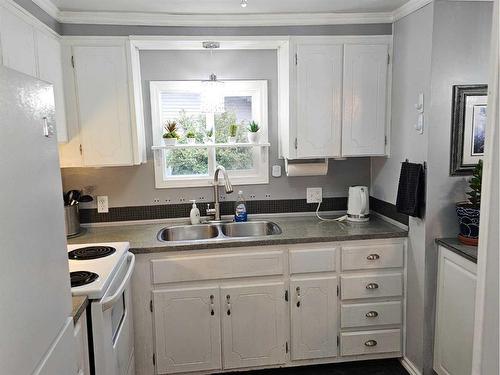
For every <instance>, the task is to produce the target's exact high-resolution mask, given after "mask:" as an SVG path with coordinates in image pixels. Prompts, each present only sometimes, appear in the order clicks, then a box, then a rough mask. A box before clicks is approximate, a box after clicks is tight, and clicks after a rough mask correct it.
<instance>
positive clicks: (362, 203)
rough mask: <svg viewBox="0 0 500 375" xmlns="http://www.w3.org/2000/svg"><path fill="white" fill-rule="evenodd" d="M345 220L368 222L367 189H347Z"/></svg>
mask: <svg viewBox="0 0 500 375" xmlns="http://www.w3.org/2000/svg"><path fill="white" fill-rule="evenodd" d="M347 220H348V221H356V222H360V221H368V220H370V203H369V192H368V187H366V186H351V187H349V198H348V200H347Z"/></svg>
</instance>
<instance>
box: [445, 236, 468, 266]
mask: <svg viewBox="0 0 500 375" xmlns="http://www.w3.org/2000/svg"><path fill="white" fill-rule="evenodd" d="M436 243H437V244H439V245H441V246H444V247H446V248H447V249H449V250H451V251H453V252H454V253H457V254H458V255H460V256H462V257H464V258H465V259H468V260H470V261H471V262H474V263H477V246H468V245H464V244H463V243H461V242H460V241H459V240H458V238H437V239H436Z"/></svg>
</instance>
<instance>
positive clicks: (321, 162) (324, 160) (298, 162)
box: [285, 158, 328, 176]
mask: <svg viewBox="0 0 500 375" xmlns="http://www.w3.org/2000/svg"><path fill="white" fill-rule="evenodd" d="M308 164H309V165H311V166H312V165H314V166H316V165H322V166H323V167H324V168H326V171H328V158H318V159H287V158H285V172H286V175H287V176H289V168H288V167H289V166H292V165H293V166H297V165H299V166H307V165H308ZM325 174H326V173H325ZM317 175H318V174H314V173H311V174H308V173H304V174H302V173H301V174H297V175H295V176H317ZM292 176H294V175H292Z"/></svg>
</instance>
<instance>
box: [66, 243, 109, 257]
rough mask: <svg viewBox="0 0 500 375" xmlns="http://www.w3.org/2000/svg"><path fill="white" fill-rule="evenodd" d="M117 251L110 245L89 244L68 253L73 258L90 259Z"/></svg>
mask: <svg viewBox="0 0 500 375" xmlns="http://www.w3.org/2000/svg"><path fill="white" fill-rule="evenodd" d="M115 251H116V249H115V248H114V247H110V246H87V247H80V248H78V249H75V250H72V251H70V252H69V253H68V258H69V259H73V260H89V259H98V258H104V257H106V256H108V255H111V254H113V253H114V252H115Z"/></svg>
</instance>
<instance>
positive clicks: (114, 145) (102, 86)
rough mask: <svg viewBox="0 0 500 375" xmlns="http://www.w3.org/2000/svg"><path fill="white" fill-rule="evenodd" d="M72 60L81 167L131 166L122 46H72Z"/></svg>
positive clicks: (129, 127)
mask: <svg viewBox="0 0 500 375" xmlns="http://www.w3.org/2000/svg"><path fill="white" fill-rule="evenodd" d="M73 58H74V64H75V81H76V82H75V83H76V92H77V102H78V119H79V124H80V135H81V142H82V148H83V150H82V151H83V161H84V164H85V165H86V166H113V165H132V164H133V145H132V130H131V117H130V102H129V87H128V74H127V58H126V53H125V48H124V46H121V45H120V46H109V45H105V46H74V47H73Z"/></svg>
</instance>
